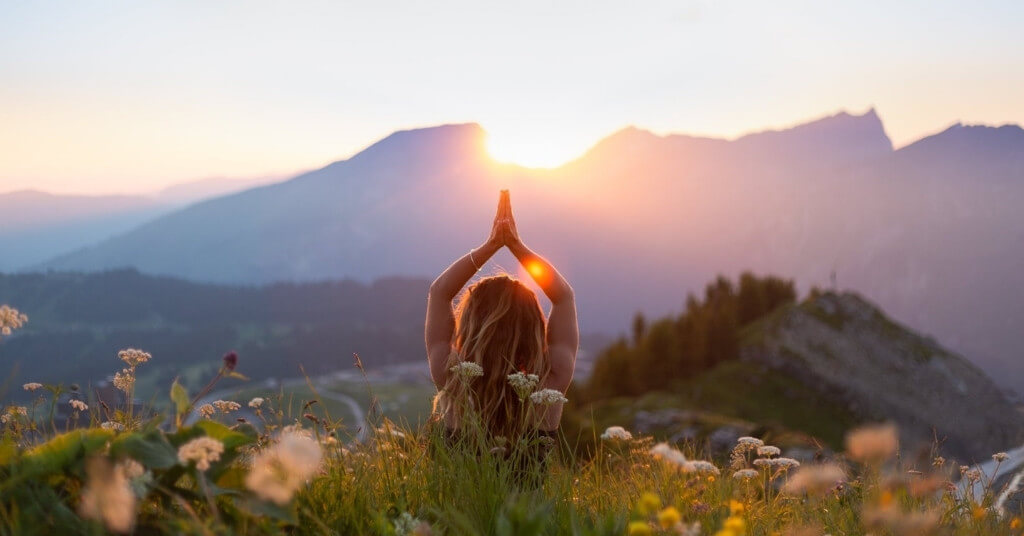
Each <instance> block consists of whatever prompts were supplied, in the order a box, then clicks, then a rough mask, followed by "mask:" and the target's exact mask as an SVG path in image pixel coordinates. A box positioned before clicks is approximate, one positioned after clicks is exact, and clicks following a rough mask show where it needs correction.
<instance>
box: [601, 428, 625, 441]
mask: <svg viewBox="0 0 1024 536" xmlns="http://www.w3.org/2000/svg"><path fill="white" fill-rule="evenodd" d="M601 439H604V440H605V441H609V440H613V439H614V440H620V441H629V440H630V439H633V434H631V433H629V432H628V431H627V430H626V429H625V428H623V427H621V426H609V427H608V428H607V429H605V431H604V433H603V434H601Z"/></svg>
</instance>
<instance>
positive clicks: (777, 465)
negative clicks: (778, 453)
mask: <svg viewBox="0 0 1024 536" xmlns="http://www.w3.org/2000/svg"><path fill="white" fill-rule="evenodd" d="M754 466H755V467H769V468H772V469H779V470H787V469H792V468H794V467H800V462H798V461H796V460H794V459H793V458H758V459H756V460H754Z"/></svg>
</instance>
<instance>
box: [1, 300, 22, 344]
mask: <svg viewBox="0 0 1024 536" xmlns="http://www.w3.org/2000/svg"><path fill="white" fill-rule="evenodd" d="M25 322H28V317H27V316H25V315H23V314H21V313H19V312H18V310H17V309H15V308H13V307H8V306H6V305H0V336H4V337H6V336H8V335H10V334H11V332H13V331H14V330H16V329H18V328H20V327H22V326H24V325H25Z"/></svg>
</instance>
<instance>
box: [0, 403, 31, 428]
mask: <svg viewBox="0 0 1024 536" xmlns="http://www.w3.org/2000/svg"><path fill="white" fill-rule="evenodd" d="M26 416H28V408H26V407H25V406H7V411H6V412H4V414H3V415H0V423H3V424H7V423H8V422H10V421H11V420H12V419H15V418H17V417H26Z"/></svg>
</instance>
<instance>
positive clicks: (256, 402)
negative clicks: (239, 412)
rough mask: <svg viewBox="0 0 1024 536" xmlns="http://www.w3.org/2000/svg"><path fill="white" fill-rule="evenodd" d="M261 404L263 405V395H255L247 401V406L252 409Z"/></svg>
mask: <svg viewBox="0 0 1024 536" xmlns="http://www.w3.org/2000/svg"><path fill="white" fill-rule="evenodd" d="M262 405H263V397H259V396H257V397H255V398H253V399H252V400H250V401H249V407H250V408H252V409H258V408H259V407H260V406H262Z"/></svg>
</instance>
